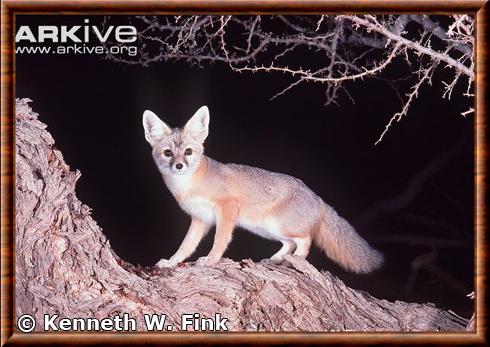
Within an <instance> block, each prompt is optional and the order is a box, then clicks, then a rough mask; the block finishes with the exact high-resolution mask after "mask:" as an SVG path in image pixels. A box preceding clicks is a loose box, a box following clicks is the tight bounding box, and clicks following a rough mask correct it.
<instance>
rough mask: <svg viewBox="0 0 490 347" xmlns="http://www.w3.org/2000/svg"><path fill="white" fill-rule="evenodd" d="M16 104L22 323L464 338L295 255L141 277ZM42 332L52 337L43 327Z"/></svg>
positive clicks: (423, 312) (433, 317)
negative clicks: (201, 324) (184, 324)
mask: <svg viewBox="0 0 490 347" xmlns="http://www.w3.org/2000/svg"><path fill="white" fill-rule="evenodd" d="M29 101H30V100H28V99H22V100H18V101H17V104H16V119H17V128H16V163H17V164H16V165H17V170H16V175H17V176H16V179H17V181H16V227H17V231H16V232H17V234H16V314H17V316H18V317H19V316H21V315H23V314H31V315H33V316H35V317H36V319H37V321H38V322H41V321H42V319H43V316H44V314H54V313H57V314H59V315H60V317H94V318H106V317H111V316H114V315H116V314H122V313H128V314H129V315H130V317H133V318H136V319H137V320H138V331H142V330H145V325H144V324H143V319H142V316H143V314H145V313H148V314H153V313H157V314H162V313H164V314H166V315H167V322H168V323H170V324H172V325H173V326H174V327H175V329H176V330H178V329H179V325H180V315H181V314H183V313H194V312H197V313H199V314H201V316H206V317H214V314H215V313H217V312H219V313H220V314H221V315H222V317H226V318H228V319H229V323H228V328H229V329H230V330H237V331H271V330H275V331H344V330H356V331H428V330H436V331H441V330H443V331H455V330H458V331H464V330H465V326H466V324H467V321H466V320H465V319H463V318H460V317H458V316H457V315H455V314H453V313H451V312H448V311H444V310H440V309H438V308H436V307H435V306H434V305H431V304H414V303H405V302H402V301H395V302H389V301H387V300H380V299H376V298H374V297H372V296H370V295H368V294H367V293H365V292H362V291H359V290H354V289H351V288H348V287H347V286H346V285H345V284H344V283H343V282H342V281H341V280H340V279H338V278H336V277H335V276H333V275H331V274H330V273H329V272H319V271H318V270H317V269H316V268H314V267H313V266H312V265H310V264H309V263H308V262H307V261H305V260H303V259H300V258H297V257H293V256H289V257H287V264H285V265H272V264H266V263H254V262H252V261H251V260H244V261H240V262H235V261H232V260H229V259H223V260H222V261H220V262H219V263H218V264H217V265H215V266H202V267H201V266H196V265H194V264H193V263H185V264H182V265H181V266H178V267H176V268H173V269H166V270H161V271H160V270H157V269H155V268H137V267H134V266H132V265H131V264H128V263H126V262H124V261H123V260H121V259H120V258H119V257H118V256H117V255H116V254H115V253H114V252H113V251H112V249H111V247H110V245H109V242H108V240H107V239H106V237H105V236H104V234H103V233H102V231H101V229H100V227H99V226H98V225H97V223H96V222H95V221H94V219H93V218H92V217H91V215H90V208H89V207H88V206H86V205H84V204H82V203H81V202H80V201H79V200H78V199H77V197H76V194H75V186H76V182H77V179H78V178H79V177H80V173H79V171H70V168H69V166H68V165H67V164H66V163H65V162H64V160H63V156H62V154H61V152H60V151H59V150H57V149H55V147H54V140H53V138H52V137H51V135H50V134H49V133H48V132H47V131H46V130H45V129H46V125H45V124H43V123H41V122H40V121H39V120H38V119H37V114H36V113H34V112H33V111H32V110H31V108H30V107H29V105H28V102H29ZM36 330H42V327H41V325H40V324H38V326H37V327H36Z"/></svg>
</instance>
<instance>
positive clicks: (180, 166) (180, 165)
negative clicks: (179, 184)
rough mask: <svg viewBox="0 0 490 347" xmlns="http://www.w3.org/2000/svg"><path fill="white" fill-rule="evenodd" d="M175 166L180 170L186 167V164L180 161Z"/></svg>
mask: <svg viewBox="0 0 490 347" xmlns="http://www.w3.org/2000/svg"><path fill="white" fill-rule="evenodd" d="M175 167H176V168H177V170H180V169H182V168H183V167H184V165H182V164H181V163H178V164H175Z"/></svg>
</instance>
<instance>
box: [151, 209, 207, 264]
mask: <svg viewBox="0 0 490 347" xmlns="http://www.w3.org/2000/svg"><path fill="white" fill-rule="evenodd" d="M209 227H210V226H209V225H208V224H206V223H204V222H203V221H201V220H199V219H197V218H192V222H191V226H190V227H189V231H188V232H187V235H185V238H184V240H183V241H182V244H181V245H180V247H179V249H178V251H177V252H176V253H175V254H174V255H173V256H172V257H171V258H170V259H168V260H167V259H161V260H160V261H159V262H158V263H157V264H156V266H157V267H159V268H166V267H173V266H175V265H177V264H178V263H181V262H183V261H184V260H186V259H187V258H189V257H190V256H191V255H192V253H194V251H195V250H196V248H197V246H198V245H199V242H200V241H201V240H202V238H203V237H204V235H206V233H207V232H208V231H209Z"/></svg>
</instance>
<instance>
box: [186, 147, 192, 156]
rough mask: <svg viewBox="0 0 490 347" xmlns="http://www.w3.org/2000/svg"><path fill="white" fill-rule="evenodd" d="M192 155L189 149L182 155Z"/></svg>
mask: <svg viewBox="0 0 490 347" xmlns="http://www.w3.org/2000/svg"><path fill="white" fill-rule="evenodd" d="M191 154H192V149H191V148H187V149H186V150H185V152H184V155H191Z"/></svg>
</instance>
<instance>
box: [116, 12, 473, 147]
mask: <svg viewBox="0 0 490 347" xmlns="http://www.w3.org/2000/svg"><path fill="white" fill-rule="evenodd" d="M438 21H439V22H438ZM132 24H133V25H135V26H137V28H138V34H137V37H138V41H137V42H138V45H139V54H138V56H136V57H124V56H116V55H111V54H110V53H108V54H109V56H108V59H111V60H113V61H116V62H120V63H124V64H130V65H143V66H148V65H149V64H151V63H157V62H174V61H186V62H188V63H190V64H192V65H197V66H203V65H204V64H214V63H224V64H227V65H228V66H229V68H230V69H231V70H232V71H235V72H240V73H243V72H252V73H256V72H266V73H282V74H285V75H286V76H287V77H288V79H289V82H288V84H287V85H286V86H285V87H284V88H283V89H282V90H280V91H279V92H277V93H276V94H275V95H273V96H272V98H271V99H274V98H277V97H279V96H281V95H284V94H285V93H286V92H288V91H289V90H291V89H292V88H295V87H297V86H298V85H300V84H302V83H308V82H309V83H316V84H318V85H320V86H322V87H323V88H325V105H330V104H338V102H339V98H340V97H341V95H342V93H344V94H345V95H346V96H347V97H348V98H349V99H350V100H351V101H352V102H354V100H353V98H352V96H351V95H350V93H349V91H348V88H349V83H350V82H354V81H358V80H364V79H367V78H378V79H383V80H385V81H387V82H388V83H389V84H390V86H391V87H392V88H394V89H396V92H397V94H398V95H399V96H400V98H401V110H400V111H398V112H396V113H395V114H393V115H392V116H391V118H390V119H389V121H388V122H387V124H386V126H385V128H384V129H383V130H382V131H381V134H380V135H379V138H378V139H377V141H376V144H378V143H379V142H381V141H382V139H383V137H384V136H385V135H386V133H387V132H388V130H389V129H390V128H391V127H392V126H393V125H394V123H395V122H399V121H400V120H401V119H403V117H404V116H407V114H408V111H409V109H410V107H411V106H412V104H413V103H414V101H415V100H416V99H417V97H418V95H419V93H420V91H421V88H422V86H424V85H432V80H433V79H434V76H435V73H436V71H437V70H438V69H446V70H447V71H448V74H449V75H450V76H451V77H450V79H449V80H447V81H444V80H443V81H441V82H442V87H443V91H442V97H443V98H447V99H450V98H451V96H452V93H453V90H454V88H455V86H456V85H457V83H458V82H460V81H463V82H465V83H467V86H466V92H464V93H463V94H462V95H461V96H465V97H472V96H473V94H472V93H471V92H472V88H473V81H474V78H475V73H474V20H473V18H472V17H471V16H469V15H453V16H444V17H443V16H439V17H432V16H425V15H382V16H372V15H358V16H355V15H337V16H336V15H323V16H160V17H157V16H153V17H152V16H139V17H136V19H135V20H132ZM391 66H396V68H397V71H404V76H400V77H397V80H393V78H390V77H387V76H386V75H389V74H388V73H386V72H387V71H389V70H390V67H391ZM397 74H399V72H397ZM391 75H393V73H391ZM446 75H447V74H446ZM446 75H444V76H446ZM439 78H440V77H439ZM443 78H444V77H443ZM397 81H401V82H403V83H397ZM472 112H474V110H473V108H471V107H469V109H468V110H467V111H465V112H463V113H462V115H463V116H466V115H468V114H470V113H472Z"/></svg>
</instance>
